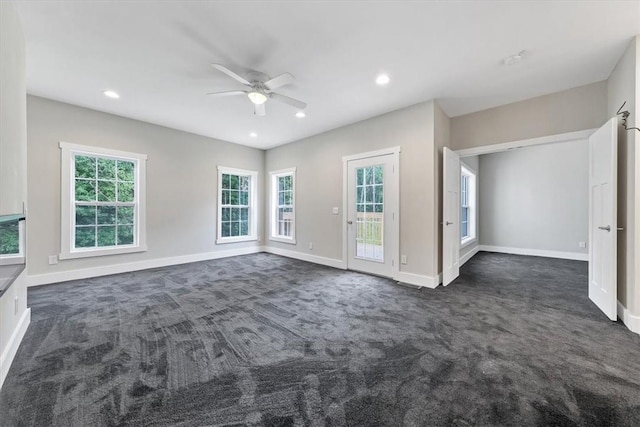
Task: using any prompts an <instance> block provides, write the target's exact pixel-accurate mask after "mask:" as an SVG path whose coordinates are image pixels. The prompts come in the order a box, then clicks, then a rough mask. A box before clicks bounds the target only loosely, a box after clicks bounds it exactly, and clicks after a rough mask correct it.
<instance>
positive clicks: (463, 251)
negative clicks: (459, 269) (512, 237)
mask: <svg viewBox="0 0 640 427" xmlns="http://www.w3.org/2000/svg"><path fill="white" fill-rule="evenodd" d="M460 162H461V163H463V164H464V165H465V166H467V168H469V169H471V170H472V171H474V172H475V173H476V211H475V219H476V238H475V241H473V242H470V243H469V244H468V245H466V246H465V247H464V248H460V258H462V257H464V256H465V255H467V254H469V253H471V252H473V251H474V250H475V249H476V248H477V247H478V245H479V242H480V156H469V157H463V158H461V159H460Z"/></svg>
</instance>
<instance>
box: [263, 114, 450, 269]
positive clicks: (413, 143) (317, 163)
mask: <svg viewBox="0 0 640 427" xmlns="http://www.w3.org/2000/svg"><path fill="white" fill-rule="evenodd" d="M393 146H400V147H401V150H402V151H401V153H400V253H401V254H405V255H407V261H408V263H407V265H401V266H400V270H401V271H403V272H410V273H414V274H419V275H426V276H429V277H433V276H434V275H435V274H436V267H435V263H436V256H437V255H436V253H437V250H438V248H437V247H436V245H435V242H436V239H437V237H436V233H437V230H436V219H435V218H436V209H435V208H434V205H435V203H434V200H435V197H436V196H435V176H436V175H435V173H434V163H435V157H436V153H435V150H434V103H433V102H432V101H431V102H426V103H421V104H417V105H414V106H412V107H408V108H405V109H402V110H398V111H394V112H391V113H388V114H384V115H382V116H379V117H375V118H372V119H369V120H365V121H362V122H359V123H355V124H352V125H349V126H345V127H342V128H339V129H335V130H333V131H330V132H326V133H323V134H320V135H316V136H313V137H310V138H307V139H304V140H301V141H298V142H294V143H291V144H287V145H284V146H280V147H277V148H274V149H271V150H269V151H267V153H266V170H267V171H271V170H278V169H284V168H287V167H293V166H295V167H297V171H296V174H297V180H298V182H297V185H296V191H297V195H296V209H297V214H296V220H297V221H298V223H297V226H296V240H297V244H296V245H290V244H284V243H279V242H273V241H267V244H268V245H269V246H273V247H277V248H280V249H284V250H290V251H296V252H300V253H306V254H307V255H317V256H321V257H325V258H331V259H337V260H340V259H342V230H343V224H342V216H341V215H332V213H331V208H332V207H334V206H337V207H340V209H341V210H342V209H343V208H344V207H343V206H342V157H343V156H346V155H351V154H358V153H362V152H367V151H373V150H378V149H382V148H386V147H393ZM309 242H313V250H309V249H308V244H309Z"/></svg>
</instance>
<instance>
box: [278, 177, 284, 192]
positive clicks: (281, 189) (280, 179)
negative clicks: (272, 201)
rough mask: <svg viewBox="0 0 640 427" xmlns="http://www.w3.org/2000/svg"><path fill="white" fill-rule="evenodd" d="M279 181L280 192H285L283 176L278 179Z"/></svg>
mask: <svg viewBox="0 0 640 427" xmlns="http://www.w3.org/2000/svg"><path fill="white" fill-rule="evenodd" d="M277 180H278V191H283V190H284V177H283V176H279V177H277Z"/></svg>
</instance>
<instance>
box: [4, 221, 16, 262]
mask: <svg viewBox="0 0 640 427" xmlns="http://www.w3.org/2000/svg"><path fill="white" fill-rule="evenodd" d="M19 253H20V223H19V222H18V221H12V222H5V223H2V224H0V256H2V255H18V254H19Z"/></svg>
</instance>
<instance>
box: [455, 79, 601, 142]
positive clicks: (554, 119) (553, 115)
mask: <svg viewBox="0 0 640 427" xmlns="http://www.w3.org/2000/svg"><path fill="white" fill-rule="evenodd" d="M606 118H607V83H606V82H599V83H593V84H589V85H586V86H580V87H576V88H573V89H568V90H564V91H561V92H556V93H552V94H549V95H544V96H539V97H536V98H532V99H527V100H525V101H520V102H515V103H512V104H507V105H502V106H500V107H495V108H490V109H488V110H484V111H478V112H475V113H471V114H466V115H464V116H458V117H454V118H453V119H452V120H451V147H452V149H453V150H460V149H463V148H474V147H482V146H485V145H493V144H499V143H502V142H511V141H519V140H522V139H528V138H537V137H541V136H548V135H557V134H560V133H566V132H573V131H578V130H584V129H593V128H598V127H600V126H602V125H603V124H604V122H605V121H606Z"/></svg>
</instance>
